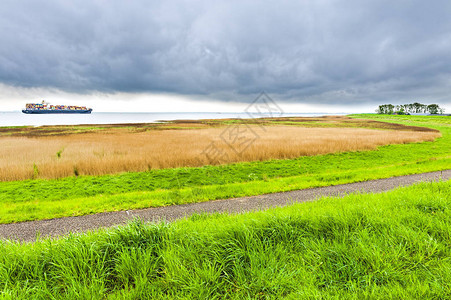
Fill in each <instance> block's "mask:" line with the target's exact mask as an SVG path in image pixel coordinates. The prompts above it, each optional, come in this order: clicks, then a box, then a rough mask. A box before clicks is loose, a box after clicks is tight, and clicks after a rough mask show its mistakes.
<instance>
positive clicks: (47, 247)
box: [0, 181, 451, 299]
mask: <svg viewBox="0 0 451 300" xmlns="http://www.w3.org/2000/svg"><path fill="white" fill-rule="evenodd" d="M449 245H451V182H450V181H448V182H439V183H421V184H418V185H415V186H411V187H407V188H401V189H397V190H395V191H390V192H387V193H383V194H357V195H350V196H347V197H345V198H323V199H321V200H319V201H317V202H310V203H301V204H295V205H291V206H287V207H283V208H277V209H271V210H268V211H263V212H253V213H245V214H238V215H225V214H216V215H195V216H193V217H191V218H189V219H186V220H181V221H178V222H174V223H170V224H164V223H160V224H155V225H145V224H142V223H140V222H134V223H131V224H130V225H128V226H123V227H120V228H116V229H108V230H100V231H98V232H94V233H88V234H80V235H73V236H69V237H65V238H62V239H60V240H42V241H38V242H36V243H30V244H19V243H14V242H2V243H1V244H0V292H1V293H2V296H3V297H4V298H5V299H167V298H170V299H224V298H231V299H251V298H252V299H281V298H285V299H450V298H451V248H450V246H449Z"/></svg>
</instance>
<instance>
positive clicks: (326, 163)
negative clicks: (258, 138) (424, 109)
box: [0, 115, 451, 223]
mask: <svg viewBox="0 0 451 300" xmlns="http://www.w3.org/2000/svg"><path fill="white" fill-rule="evenodd" d="M353 117H356V118H365V119H375V120H379V121H389V122H392V123H402V124H407V125H414V126H424V127H430V128H434V129H438V130H440V131H441V133H442V137H441V138H439V139H437V140H436V141H434V142H423V143H413V144H402V145H390V146H383V147H380V148H379V149H378V150H376V151H358V152H346V153H337V154H328V155H318V156H310V157H300V158H297V159H290V160H273V161H265V162H250V163H237V164H231V165H225V166H206V167H201V168H179V169H164V170H152V171H149V172H142V173H123V174H116V175H106V176H97V177H92V176H80V177H69V178H64V179H57V180H26V181H15V182H0V223H11V222H19V221H26V220H37V219H49V218H55V217H63V216H76V215H84V214H92V213H98V212H104V211H115V210H125V209H134V208H145V207H157V206H165V205H173V204H183V203H191V202H200V201H208V200H214V199H221V198H231V197H240V196H250V195H259V194H265V193H273V192H281V191H290V190H296V189H305V188H311V187H319V186H327V185H336V184H343V183H351V182H357V181H365V180H371V179H378V178H387V177H392V176H400V175H408V174H416V173H422V172H430V171H439V170H445V169H450V168H451V151H450V149H451V118H450V117H440V116H432V117H426V116H425V117H423V116H422V117H417V116H380V115H354V116H353Z"/></svg>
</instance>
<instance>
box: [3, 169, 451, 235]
mask: <svg viewBox="0 0 451 300" xmlns="http://www.w3.org/2000/svg"><path fill="white" fill-rule="evenodd" d="M440 178H441V179H443V180H449V179H450V178H451V170H445V171H439V172H432V173H423V174H416V175H408V176H400V177H392V178H387V179H379V180H372V181H365V182H357V183H350V184H343V185H336V186H328V187H321V188H312V189H306V190H297V191H291V192H284V193H275V194H267V195H261V196H253V197H243V198H236V199H227V200H216V201H209V202H201V203H193V204H184V205H176V206H167V207H158V208H147V209H139V210H131V211H118V212H108V213H100V214H95V215H87V216H80V217H67V218H60V219H52V220H43V221H31V222H22V223H15V224H2V225H0V239H12V240H20V241H34V240H35V239H36V236H38V235H39V236H40V237H47V236H52V237H57V236H61V235H65V234H68V233H69V232H83V231H88V230H94V229H97V228H101V227H110V226H115V225H121V224H124V223H127V221H129V220H130V219H133V218H135V217H139V218H141V219H142V220H144V221H151V222H156V221H159V220H166V221H173V220H176V219H180V218H184V217H186V216H189V215H192V214H195V213H203V212H208V213H212V212H229V213H239V212H243V211H251V210H261V209H266V208H270V207H275V206H283V205H287V204H290V203H293V202H304V201H313V200H315V199H318V198H319V197H322V196H344V195H346V194H348V193H354V192H373V193H377V192H384V191H388V190H391V189H393V188H396V187H398V186H407V185H412V184H414V183H416V182H419V181H432V180H434V181H436V180H439V179H440Z"/></svg>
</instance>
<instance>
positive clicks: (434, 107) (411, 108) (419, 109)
mask: <svg viewBox="0 0 451 300" xmlns="http://www.w3.org/2000/svg"><path fill="white" fill-rule="evenodd" d="M376 112H377V113H378V114H384V115H393V114H398V115H406V114H414V113H424V114H427V113H430V114H433V115H436V114H443V113H444V112H445V110H444V109H443V108H441V107H440V106H439V105H438V104H429V105H426V104H421V103H418V102H415V103H412V104H400V105H393V104H383V105H379V108H378V109H376Z"/></svg>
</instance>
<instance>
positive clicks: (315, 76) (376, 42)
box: [0, 0, 451, 104]
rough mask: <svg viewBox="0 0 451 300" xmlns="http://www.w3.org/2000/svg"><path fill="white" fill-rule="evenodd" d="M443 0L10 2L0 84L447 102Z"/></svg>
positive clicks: (4, 14) (450, 53)
mask: <svg viewBox="0 0 451 300" xmlns="http://www.w3.org/2000/svg"><path fill="white" fill-rule="evenodd" d="M450 15H451V2H449V1H444V0H443V1H432V2H427V1H426V2H425V1H396V2H393V1H383V0H378V1H364V2H362V1H358V0H351V1H344V0H343V1H332V0H331V1H324V0H318V1H234V0H230V1H183V0H175V1H142V0H140V1H138V0H137V1H105V0H96V1H86V0H85V1H56V0H48V1H31V0H29V1H12V0H5V1H3V2H2V6H1V8H0V39H1V41H2V42H1V43H2V46H1V47H0V82H2V83H5V84H8V85H14V86H23V87H50V88H59V89H62V90H66V91H70V92H76V93H84V92H90V91H102V92H115V91H121V92H146V91H149V92H169V93H178V94H190V95H200V96H202V95H203V96H215V97H218V98H222V99H224V100H237V99H238V100H243V101H246V100H252V97H251V96H250V95H252V94H256V93H258V92H260V91H262V90H265V91H267V92H268V93H270V94H272V95H274V96H275V97H277V98H280V99H282V100H286V101H300V102H302V101H305V102H315V103H332V104H333V103H337V104H345V103H372V102H380V101H394V102H396V101H400V102H403V101H409V100H411V99H430V100H436V101H437V102H440V101H442V102H443V101H444V102H447V103H449V102H450V100H448V99H449V98H448V95H449V94H450V90H451V74H450V70H451V19H450V18H449V16H450Z"/></svg>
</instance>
